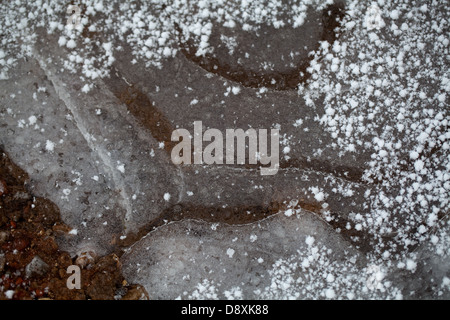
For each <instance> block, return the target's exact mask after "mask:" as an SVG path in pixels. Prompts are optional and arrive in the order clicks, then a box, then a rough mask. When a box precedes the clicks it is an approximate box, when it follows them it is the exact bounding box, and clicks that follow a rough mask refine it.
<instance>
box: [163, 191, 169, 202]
mask: <svg viewBox="0 0 450 320" xmlns="http://www.w3.org/2000/svg"><path fill="white" fill-rule="evenodd" d="M164 200H166V201H169V200H170V193H168V192H166V193H164Z"/></svg>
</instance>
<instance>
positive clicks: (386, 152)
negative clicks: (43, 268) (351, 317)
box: [0, 0, 450, 299]
mask: <svg viewBox="0 0 450 320" xmlns="http://www.w3.org/2000/svg"><path fill="white" fill-rule="evenodd" d="M74 4H75V5H77V6H78V7H79V8H80V12H81V14H82V19H81V21H80V26H79V28H78V29H77V28H75V29H74V30H69V29H68V28H67V26H66V22H67V19H68V17H69V15H68V14H66V10H67V4H66V3H65V2H63V1H50V2H47V1H41V2H37V3H36V4H28V3H25V2H23V3H22V2H21V1H17V3H15V4H12V3H10V2H1V4H0V5H1V7H2V10H1V14H0V19H1V21H2V24H1V26H2V27H1V28H2V29H1V36H2V38H1V41H2V42H1V43H2V47H1V49H0V67H1V69H0V71H1V72H0V75H1V78H2V80H0V81H1V86H0V144H1V145H2V148H3V149H4V150H5V151H6V152H7V153H8V154H9V156H10V157H11V159H12V160H13V161H14V162H15V163H16V164H17V165H19V166H20V167H21V168H22V169H23V170H24V171H25V172H26V174H27V176H28V177H29V179H28V180H27V194H28V195H30V194H31V195H33V197H36V199H44V198H45V199H48V200H39V201H38V202H37V204H39V205H36V207H37V208H40V206H43V205H44V204H47V203H53V204H54V205H55V207H54V208H55V210H56V208H58V209H59V211H60V215H61V221H59V220H55V221H54V222H53V220H51V221H52V222H51V223H50V222H49V224H48V226H47V227H48V228H50V227H51V228H52V231H51V232H52V234H53V233H54V232H55V231H54V230H53V229H55V226H54V224H55V222H56V221H58V223H60V224H61V225H64V226H67V228H68V232H61V233H58V234H53V235H54V236H55V240H54V241H55V242H54V243H55V245H56V244H57V245H58V246H59V249H56V247H55V250H61V252H63V251H64V252H67V254H66V256H67V257H68V259H67V261H66V262H69V258H70V259H71V260H72V261H73V260H74V259H75V260H76V257H79V256H81V255H82V254H83V253H85V252H92V253H94V254H95V255H96V256H97V257H102V256H105V257H109V258H104V259H109V260H107V261H109V262H111V263H112V264H113V261H115V262H114V263H116V262H117V263H119V262H120V264H121V265H122V271H123V277H124V278H125V279H126V280H127V281H128V282H129V283H139V284H141V285H142V286H144V287H145V289H146V290H147V292H148V293H149V297H150V298H151V299H160V298H167V299H175V298H198V299H200V298H230V299H231V298H246V299H260V298H277V299H287V298H296V299H305V298H308V299H323V298H329V299H338V298H342V299H350V298H362V299H366V298H380V299H386V298H424V299H425V298H431V299H437V298H448V297H449V288H450V274H449V270H450V269H449V266H450V258H449V248H450V246H449V243H450V237H449V232H448V231H449V222H448V212H449V192H450V173H449V168H450V157H449V153H448V150H449V139H450V132H449V127H448V121H449V114H448V111H449V103H448V101H449V100H448V96H449V91H450V73H449V51H448V50H449V49H448V48H449V26H448V21H449V18H450V12H449V11H450V9H449V7H448V4H447V3H446V2H445V1H434V2H422V1H412V2H411V1H401V0H397V1H377V2H374V3H373V4H372V5H373V6H372V7H373V8H375V9H373V8H372V9H371V8H369V5H371V4H369V3H367V2H365V1H361V2H358V1H335V2H333V1H328V2H322V1H314V0H310V1H288V0H286V1H279V2H278V1H265V2H263V1H251V2H246V1H242V2H238V1H224V2H217V1H199V2H195V3H191V2H184V1H162V2H161V1H148V2H147V1H135V2H132V3H122V2H120V1H111V2H108V3H106V2H93V1H89V0H85V1H79V2H77V1H74ZM195 121H202V125H203V128H202V129H203V131H205V130H207V129H211V128H214V129H218V130H219V131H221V132H225V131H226V129H238V128H242V129H244V130H247V129H249V128H255V129H271V128H277V129H279V130H280V144H279V147H280V151H279V160H280V163H279V169H278V171H277V173H276V174H275V175H269V176H265V175H261V168H260V164H257V165H254V164H249V163H248V161H246V164H244V165H241V164H236V163H235V164H224V165H219V164H213V165H206V164H203V165H197V164H191V165H183V164H182V165H175V164H174V163H173V161H171V151H172V148H173V147H174V145H175V143H174V142H173V141H171V135H172V132H173V130H175V129H177V128H184V129H187V130H188V131H190V132H191V133H193V130H194V125H193V124H194V122H195ZM205 145H206V143H204V146H205ZM246 160H248V155H247V159H246ZM1 179H4V180H5V179H6V178H3V177H1ZM24 181H25V180H20V184H17V185H22V184H23V182H24ZM13 185H15V182H14V183H13ZM0 187H1V186H0ZM6 188H8V185H6ZM8 190H9V188H8ZM2 197H3V198H4V199H6V198H5V197H11V195H9V196H8V195H7V194H5V195H3V196H2ZM28 197H30V196H28ZM3 198H2V199H3ZM2 201H4V200H2ZM23 201H24V204H27V205H28V203H29V201H31V200H27V201H28V202H27V201H25V200H23ZM41 201H42V203H43V204H41ZM49 201H51V202H49ZM53 204H52V205H51V208H53ZM48 206H50V205H48ZM1 210H3V211H2V219H3V220H2V221H3V223H4V224H3V225H2V227H3V228H5V230H6V229H7V230H9V229H10V228H11V219H12V218H11V217H13V216H14V214H13V213H11V212H9V211H7V210H12V209H8V208H7V207H6V206H5V207H2V208H1ZM22 211H23V210H22ZM16 214H19V213H16ZM25 214H27V213H25ZM23 215H24V213H23V212H22V213H20V215H19V216H17V217H18V219H19V218H20V219H22V218H23ZM19 227H20V223H19ZM37 230H38V229H37ZM66 231H67V230H66ZM8 232H10V230H9V231H8ZM49 232H50V231H49ZM19 234H20V233H18V235H19ZM27 236H28V237H31V238H33V237H34V235H33V234H31V235H27ZM8 237H13V236H12V235H11V234H9V233H8ZM13 238H14V237H13ZM8 239H10V238H8ZM13 240H14V239H13ZM8 241H9V240H8ZM8 248H9V247H8V246H6V247H5V249H3V250H6V251H5V252H6V253H8V252H9V251H10V250H11V248H9V249H8ZM8 250H9V251H8ZM8 254H9V253H8ZM112 254H116V255H117V257H118V259H119V261H117V259H116V260H114V259H115V258H113V257H114V256H112ZM24 257H25V258H24V259H25V260H24V261H23V262H22V263H21V265H20V267H21V268H23V267H24V265H25V263H28V261H31V259H32V258H33V257H32V256H31V254H29V255H25V256H24ZM42 259H44V258H43V257H42ZM111 259H112V260H111ZM44 260H45V259H44ZM51 263H53V260H52V261H50V263H48V264H49V265H51ZM60 263H62V262H60ZM62 266H63V264H61V268H62ZM64 267H65V265H64ZM113 275H117V278H116V277H115V276H113ZM52 277H54V275H53V274H49V279H50V278H52ZM111 279H115V280H114V283H115V284H114V286H111V287H110V288H113V287H114V288H116V287H117V283H116V282H115V281H116V280H119V279H120V280H122V278H121V276H119V273H117V274H115V273H114V272H113V274H112V275H111ZM111 281H112V280H111ZM119 282H120V281H119ZM40 285H41V286H44V284H43V283H41V284H40ZM118 286H119V287H120V284H119V285H118ZM8 290H12V289H11V287H6V286H3V287H1V284H0V292H5V291H8ZM40 290H43V289H42V288H40ZM108 290H109V289H108ZM111 290H112V289H111ZM44 291H45V290H44ZM119 291H120V290H119ZM112 292H113V291H109V293H108V294H109V296H108V297H111V295H113V293H112ZM14 294H16V293H14ZM80 294H81V293H80ZM82 294H84V295H85V296H89V295H90V294H88V293H86V292H84V293H82ZM17 297H19V298H20V296H17Z"/></svg>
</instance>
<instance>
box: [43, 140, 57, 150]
mask: <svg viewBox="0 0 450 320" xmlns="http://www.w3.org/2000/svg"><path fill="white" fill-rule="evenodd" d="M54 148H55V144H54V143H53V142H51V141H50V140H47V142H46V143H45V150H47V151H49V152H53V150H54Z"/></svg>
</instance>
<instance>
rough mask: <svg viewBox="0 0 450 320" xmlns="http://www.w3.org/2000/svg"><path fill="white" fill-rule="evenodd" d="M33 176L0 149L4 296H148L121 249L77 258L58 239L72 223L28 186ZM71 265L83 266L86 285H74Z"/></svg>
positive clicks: (0, 282)
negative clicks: (129, 277)
mask: <svg viewBox="0 0 450 320" xmlns="http://www.w3.org/2000/svg"><path fill="white" fill-rule="evenodd" d="M27 180H28V175H27V174H26V173H25V172H24V171H23V170H21V169H20V168H19V167H18V166H17V165H15V164H14V163H13V162H12V161H11V160H10V159H9V157H8V156H7V154H6V153H5V152H4V151H3V150H2V149H1V148H0V300H6V299H10V298H12V299H17V300H29V299H57V300H85V299H95V300H111V299H127V300H128V299H132V300H135V299H142V298H148V295H147V293H146V292H145V289H144V288H143V287H141V286H139V285H131V284H128V283H127V282H126V280H125V279H124V277H123V276H122V274H121V264H120V262H119V258H118V257H117V256H116V255H115V254H110V255H107V256H104V257H98V258H96V257H94V256H90V255H86V256H80V257H71V256H70V255H69V253H67V252H65V251H62V250H60V249H59V248H58V244H57V241H56V238H57V237H58V236H67V233H68V232H69V231H70V230H71V228H70V227H69V226H67V225H65V224H64V223H63V222H62V221H61V217H60V212H59V209H58V207H57V206H56V205H55V204H54V203H52V202H51V201H49V200H47V199H44V198H40V197H35V196H33V194H31V193H30V192H29V191H28V190H27ZM70 265H79V266H80V268H81V289H68V288H67V279H68V277H69V276H70V275H71V274H68V273H67V268H68V267H69V266H70Z"/></svg>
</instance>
